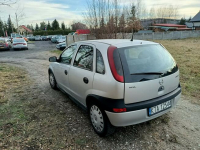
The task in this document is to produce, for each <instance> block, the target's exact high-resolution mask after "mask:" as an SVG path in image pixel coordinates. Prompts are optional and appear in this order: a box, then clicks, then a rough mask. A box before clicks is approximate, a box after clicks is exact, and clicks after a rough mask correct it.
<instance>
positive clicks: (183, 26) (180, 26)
mask: <svg viewBox="0 0 200 150" xmlns="http://www.w3.org/2000/svg"><path fill="white" fill-rule="evenodd" d="M154 26H162V27H175V28H187V26H186V25H178V24H154Z"/></svg>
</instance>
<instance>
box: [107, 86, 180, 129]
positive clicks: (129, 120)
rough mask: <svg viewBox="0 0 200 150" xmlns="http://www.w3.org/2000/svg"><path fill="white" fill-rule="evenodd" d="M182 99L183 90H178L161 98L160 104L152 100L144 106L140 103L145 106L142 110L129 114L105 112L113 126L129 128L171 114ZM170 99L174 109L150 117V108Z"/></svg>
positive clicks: (129, 112)
mask: <svg viewBox="0 0 200 150" xmlns="http://www.w3.org/2000/svg"><path fill="white" fill-rule="evenodd" d="M172 95H173V96H172ZM180 97H181V89H180V88H178V89H177V90H176V91H174V92H173V93H171V94H169V95H166V96H164V97H163V98H162V97H161V98H159V99H160V102H158V101H157V100H150V101H149V102H144V103H143V104H142V103H140V104H141V105H142V106H143V107H142V109H140V108H139V107H138V110H135V109H134V111H128V112H124V113H114V112H110V111H107V110H106V111H105V112H106V114H107V116H108V118H109V120H110V122H111V124H112V125H113V126H129V125H134V124H138V123H142V122H146V121H148V120H151V119H154V118H157V117H159V116H161V115H163V114H165V113H167V112H169V111H170V110H171V109H172V108H173V107H174V106H175V105H176V104H177V102H178V101H179V99H180ZM170 99H171V100H172V107H171V108H170V109H167V110H165V111H162V112H160V113H158V114H156V115H153V116H148V108H150V107H152V106H156V105H157V104H159V103H162V102H164V101H168V100H170ZM155 101H156V103H155ZM132 105H134V104H132ZM145 105H146V107H144V106H145ZM136 106H140V105H138V104H136Z"/></svg>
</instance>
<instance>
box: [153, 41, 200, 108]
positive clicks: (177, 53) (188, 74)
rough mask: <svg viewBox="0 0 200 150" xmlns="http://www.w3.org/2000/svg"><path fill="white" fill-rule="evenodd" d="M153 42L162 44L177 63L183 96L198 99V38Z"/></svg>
mask: <svg viewBox="0 0 200 150" xmlns="http://www.w3.org/2000/svg"><path fill="white" fill-rule="evenodd" d="M155 42H159V43H161V44H163V45H164V46H165V47H166V48H167V49H168V50H169V52H170V53H171V54H172V55H173V57H174V58H175V60H176V61H177V64H178V66H179V69H180V81H181V86H182V91H183V94H184V95H187V96H190V97H194V98H197V99H200V46H199V43H200V38H190V39H182V40H156V41H155ZM197 103H198V104H200V102H197Z"/></svg>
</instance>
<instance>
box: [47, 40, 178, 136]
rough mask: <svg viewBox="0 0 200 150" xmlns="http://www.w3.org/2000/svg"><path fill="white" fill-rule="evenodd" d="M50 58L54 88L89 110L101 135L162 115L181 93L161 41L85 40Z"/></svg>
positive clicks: (172, 64) (50, 76) (174, 70)
mask: <svg viewBox="0 0 200 150" xmlns="http://www.w3.org/2000/svg"><path fill="white" fill-rule="evenodd" d="M49 61H50V62H52V63H51V64H50V66H49V70H48V71H49V82H50V86H51V87H52V88H53V89H56V88H59V89H61V91H64V92H65V93H67V94H68V95H69V97H71V99H72V100H74V101H75V102H76V103H77V104H79V105H80V106H81V107H82V108H84V109H85V110H87V111H88V112H89V113H88V114H89V118H90V122H91V125H92V127H93V129H94V131H95V132H96V133H97V134H98V135H99V136H106V135H109V134H111V133H113V132H114V131H115V127H121V126H129V125H134V124H139V123H142V122H146V121H149V120H152V119H154V118H157V117H159V116H162V115H164V114H166V113H167V112H169V111H170V110H171V109H172V108H174V106H175V105H176V104H177V102H178V101H179V99H180V96H181V86H180V81H179V69H178V66H177V64H176V62H175V60H174V58H173V57H172V56H171V55H170V53H169V52H168V51H167V49H165V48H164V47H163V46H162V45H161V44H158V43H154V42H149V41H142V40H133V41H132V40H121V39H119V40H117V39H110V40H91V41H80V42H76V43H73V44H72V45H71V46H69V47H68V48H66V49H65V51H64V52H63V53H62V54H61V55H60V56H59V58H56V57H55V56H54V57H50V58H49Z"/></svg>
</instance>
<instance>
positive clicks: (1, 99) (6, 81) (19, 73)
mask: <svg viewBox="0 0 200 150" xmlns="http://www.w3.org/2000/svg"><path fill="white" fill-rule="evenodd" d="M0 81H1V82H0V104H1V103H6V102H7V101H8V99H9V96H10V94H9V93H10V92H11V91H16V93H21V92H23V91H19V90H18V87H20V86H23V85H24V84H25V83H24V82H26V75H25V72H24V71H23V70H22V69H19V68H15V67H12V66H8V65H5V64H1V66H0ZM13 93H15V92H13Z"/></svg>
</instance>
